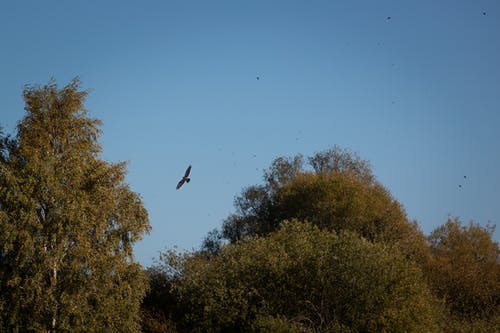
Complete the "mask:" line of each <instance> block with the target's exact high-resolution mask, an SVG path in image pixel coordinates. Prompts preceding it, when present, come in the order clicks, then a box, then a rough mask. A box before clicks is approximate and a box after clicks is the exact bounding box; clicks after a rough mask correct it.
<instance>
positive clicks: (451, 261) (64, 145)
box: [0, 79, 500, 332]
mask: <svg viewBox="0 0 500 333" xmlns="http://www.w3.org/2000/svg"><path fill="white" fill-rule="evenodd" d="M86 96H87V91H85V90H83V89H82V88H81V84H80V82H79V80H78V79H75V80H73V81H72V82H70V83H69V84H68V85H66V86H64V87H62V88H59V87H58V86H57V84H56V83H55V81H50V82H49V83H48V84H46V85H42V86H39V85H34V86H26V87H25V88H24V90H23V97H24V100H25V104H26V107H25V110H26V114H25V116H24V118H23V119H22V120H21V121H20V122H19V124H18V126H17V133H16V135H15V136H14V137H12V136H10V135H5V134H3V133H1V132H0V332H4V331H5V332H66V331H68V332H493V331H496V330H497V329H498V327H500V250H499V245H498V243H497V242H496V241H494V239H493V238H492V236H493V231H494V227H493V226H486V227H483V226H481V225H479V224H478V223H475V222H470V223H468V224H467V223H463V222H462V221H461V220H460V219H459V218H452V217H450V218H449V219H448V220H447V221H446V222H445V223H444V224H443V225H442V226H439V227H437V228H436V229H435V230H434V231H432V232H431V233H430V234H429V235H424V234H423V232H422V231H421V230H420V228H419V225H418V223H417V222H416V221H412V220H410V219H409V218H408V216H407V214H406V212H405V210H404V208H403V206H402V205H401V204H400V203H399V202H398V201H397V200H396V199H395V198H394V197H393V196H392V195H391V193H390V192H389V191H388V190H387V189H386V188H385V187H384V186H383V185H382V184H381V183H380V182H379V181H378V180H377V179H376V177H375V176H374V175H373V172H372V169H371V166H370V164H369V163H368V162H367V161H366V160H363V159H362V158H361V157H360V156H359V155H357V154H356V153H353V152H351V151H350V150H348V149H343V148H340V147H338V146H333V147H332V148H329V149H327V150H324V151H320V152H317V153H315V154H314V155H313V156H310V157H308V158H305V157H304V156H302V155H296V156H293V157H278V158H276V159H275V160H274V161H273V162H272V163H271V165H270V167H269V168H268V169H267V170H266V171H265V172H264V176H263V183H262V184H257V185H253V186H249V187H246V188H244V189H243V190H242V192H241V193H240V194H239V195H238V196H237V197H236V198H235V200H234V208H235V211H234V213H233V214H231V215H229V216H228V217H227V218H226V219H225V220H224V222H223V223H222V225H221V227H220V228H219V229H215V230H212V231H210V232H208V233H207V236H206V238H205V239H204V241H203V242H202V244H200V247H199V249H198V250H196V251H190V252H176V251H173V250H172V251H165V252H164V253H162V254H161V255H160V257H159V259H158V262H157V263H156V264H155V265H153V266H151V267H148V268H144V267H142V266H141V265H139V264H138V263H137V262H135V261H134V257H133V251H132V249H133V245H134V243H136V242H137V241H139V240H140V239H141V237H142V236H143V235H144V234H145V233H147V232H149V231H150V225H149V220H148V214H147V211H146V210H145V208H144V205H143V203H142V201H141V198H140V196H139V195H138V194H137V193H135V192H133V191H132V190H131V189H130V188H129V186H128V184H126V182H125V180H124V177H125V173H126V165H125V164H124V163H109V162H106V161H104V160H103V159H102V158H101V157H100V153H101V150H102V148H101V147H100V145H99V143H98V138H99V135H100V121H99V120H97V119H92V118H89V117H88V115H87V111H86V110H85V108H84V102H85V98H86Z"/></svg>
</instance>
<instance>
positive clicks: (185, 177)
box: [175, 166, 191, 190]
mask: <svg viewBox="0 0 500 333" xmlns="http://www.w3.org/2000/svg"><path fill="white" fill-rule="evenodd" d="M190 172H191V166H188V167H187V169H186V172H185V173H184V177H182V179H181V180H180V181H179V182H178V183H177V186H176V187H175V189H176V190H178V189H180V188H181V186H182V185H184V183H189V181H190V180H191V178H189V173H190Z"/></svg>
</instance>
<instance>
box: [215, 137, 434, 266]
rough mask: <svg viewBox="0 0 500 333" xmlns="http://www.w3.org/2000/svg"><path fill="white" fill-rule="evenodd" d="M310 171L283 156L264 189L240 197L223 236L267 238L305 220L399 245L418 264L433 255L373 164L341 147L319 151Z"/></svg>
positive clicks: (250, 190)
mask: <svg viewBox="0 0 500 333" xmlns="http://www.w3.org/2000/svg"><path fill="white" fill-rule="evenodd" d="M308 160H309V164H310V165H311V166H312V168H313V170H314V171H308V170H305V169H304V167H303V158H302V156H301V155H298V156H296V157H295V158H288V159H287V158H282V157H280V158H277V159H276V160H275V161H274V162H273V163H272V166H271V167H270V168H269V170H268V171H266V173H265V177H264V178H265V180H266V183H265V184H264V185H256V186H251V187H248V188H246V189H244V190H243V192H242V194H241V196H239V197H237V198H236V199H235V203H234V205H235V207H236V213H235V214H233V215H231V216H229V217H228V218H227V219H226V220H225V221H224V225H223V228H222V234H223V236H224V237H225V238H227V239H229V240H230V241H231V242H235V241H237V240H238V239H241V238H244V237H247V236H255V235H267V234H269V233H270V232H273V231H274V230H276V229H277V228H279V226H280V224H281V223H282V221H284V220H290V219H294V218H297V219H300V220H305V221H309V222H311V223H312V224H314V225H316V226H319V227H320V228H325V229H328V230H335V231H341V230H351V231H354V232H356V233H358V234H359V235H361V236H363V237H365V238H367V239H369V240H371V241H382V242H387V243H390V244H398V245H399V246H400V248H401V249H402V250H403V251H404V253H405V254H406V255H408V256H409V257H412V258H413V259H415V260H417V261H418V262H425V260H427V257H428V255H429V254H428V248H427V245H426V240H425V237H424V235H423V234H422V232H421V231H420V230H419V228H418V226H417V224H416V223H414V222H413V223H412V222H410V221H408V218H407V217H406V213H405V211H404V209H403V207H402V206H401V204H399V203H398V202H397V201H396V200H395V199H394V198H393V197H392V196H391V194H390V193H389V191H388V190H387V189H385V188H384V187H383V186H382V185H381V184H380V183H379V182H377V181H376V180H375V178H374V177H373V175H372V173H371V169H370V166H369V163H368V162H366V161H364V160H361V158H360V157H359V156H357V155H356V154H353V153H351V152H350V151H348V150H342V149H340V148H338V147H336V146H335V147H333V148H332V149H329V150H326V151H322V152H319V153H316V154H315V155H314V156H312V157H310V158H309V159H308Z"/></svg>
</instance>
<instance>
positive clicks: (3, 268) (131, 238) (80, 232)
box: [0, 79, 150, 332]
mask: <svg viewBox="0 0 500 333" xmlns="http://www.w3.org/2000/svg"><path fill="white" fill-rule="evenodd" d="M86 96H87V92H86V91H84V90H82V89H81V88H80V82H79V80H78V79H74V80H73V81H72V82H70V83H69V84H68V85H66V86H65V87H63V88H61V89H59V88H58V86H57V85H56V83H55V82H54V81H50V82H49V83H48V84H47V85H44V86H26V87H25V88H24V92H23V97H24V100H25V103H26V107H25V110H26V114H25V116H24V118H23V119H22V120H21V121H20V122H19V124H18V126H17V135H16V136H15V137H14V138H12V137H9V136H6V135H1V146H0V152H1V153H0V331H8V332H16V331H19V332H27V331H37V332H61V331H71V332H137V331H139V306H140V302H141V299H142V297H143V295H144V293H145V290H146V280H145V278H144V276H143V272H142V270H141V267H140V265H139V264H137V263H136V262H135V261H134V258H133V253H132V247H133V244H134V243H135V242H136V241H138V240H139V239H141V237H142V235H143V234H144V233H145V232H148V231H149V229H150V225H149V220H148V215H147V212H146V210H145V208H144V206H143V203H142V201H141V198H140V197H139V195H138V194H137V193H134V192H132V191H131V190H130V188H129V186H128V185H127V184H126V183H125V181H124V177H125V174H126V168H125V164H124V163H109V162H106V161H104V160H102V159H101V158H100V152H101V147H100V145H99V144H98V142H97V139H98V137H99V134H100V129H99V126H100V124H101V123H100V121H99V120H97V119H92V118H89V117H88V116H87V111H86V110H85V109H84V101H85V98H86Z"/></svg>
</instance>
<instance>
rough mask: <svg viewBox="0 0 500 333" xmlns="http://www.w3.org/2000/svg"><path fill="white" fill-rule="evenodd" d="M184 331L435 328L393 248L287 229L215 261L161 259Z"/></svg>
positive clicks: (295, 226) (409, 270)
mask: <svg viewBox="0 0 500 333" xmlns="http://www.w3.org/2000/svg"><path fill="white" fill-rule="evenodd" d="M164 260H165V261H164V262H165V264H164V265H165V268H164V272H167V271H169V272H171V273H172V274H170V275H168V276H170V279H171V281H172V292H173V293H174V294H175V295H176V297H177V298H178V302H179V303H180V304H179V306H180V307H182V308H183V316H182V317H181V318H180V320H179V322H180V327H182V329H183V330H186V331H195V332H196V331H199V332H238V331H252V330H256V329H257V330H260V329H261V330H262V331H266V330H267V331H287V330H289V331H293V330H297V331H300V330H303V331H306V330H311V331H315V332H323V331H324V332H327V331H332V330H333V329H336V330H338V331H345V332H347V331H349V330H351V331H352V332H422V331H433V330H434V328H435V314H434V312H433V311H434V310H435V308H434V306H433V304H432V299H433V298H432V296H431V295H430V294H429V292H428V290H427V287H426V284H425V282H424V280H423V279H422V274H421V271H420V270H419V268H418V267H416V266H415V264H413V263H412V262H411V261H408V260H406V258H405V257H404V256H403V255H401V254H400V252H399V250H398V249H397V248H394V247H390V246H386V245H383V244H374V243H372V242H369V241H367V240H365V239H363V238H360V237H359V236H358V235H356V234H354V233H351V232H347V231H344V232H341V233H340V234H338V235H337V234H335V233H332V232H329V231H327V230H320V229H319V228H317V227H315V226H312V225H311V224H304V223H300V222H297V221H295V222H287V223H284V224H283V226H282V228H280V229H279V230H278V231H276V232H274V233H272V234H270V235H269V236H268V237H258V238H253V237H251V238H246V239H245V240H241V241H239V242H236V243H233V244H229V245H225V246H223V247H222V249H221V251H220V253H219V254H218V255H217V256H211V257H208V258H207V257H206V256H205V255H203V254H192V255H183V256H179V255H175V254H173V253H170V254H167V255H166V256H165V257H164Z"/></svg>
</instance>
